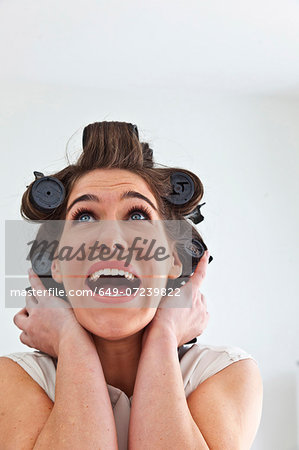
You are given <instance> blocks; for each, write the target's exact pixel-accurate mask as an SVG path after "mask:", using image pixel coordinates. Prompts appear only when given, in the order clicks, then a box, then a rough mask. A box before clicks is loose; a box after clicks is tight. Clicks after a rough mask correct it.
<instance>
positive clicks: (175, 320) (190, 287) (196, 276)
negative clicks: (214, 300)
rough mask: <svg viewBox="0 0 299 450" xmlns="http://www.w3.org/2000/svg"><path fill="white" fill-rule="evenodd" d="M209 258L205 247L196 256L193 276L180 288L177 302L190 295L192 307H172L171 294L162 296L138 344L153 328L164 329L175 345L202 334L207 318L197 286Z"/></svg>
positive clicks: (204, 301)
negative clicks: (170, 335)
mask: <svg viewBox="0 0 299 450" xmlns="http://www.w3.org/2000/svg"><path fill="white" fill-rule="evenodd" d="M208 261H209V252H208V250H207V251H206V252H205V253H204V255H203V256H202V258H201V259H200V261H199V263H198V265H197V267H196V269H195V271H194V273H193V275H192V276H191V277H190V279H189V280H188V282H187V283H185V284H184V285H183V286H182V287H180V304H184V302H186V304H189V303H188V302H189V301H190V297H191V298H192V306H191V307H186V308H182V307H179V308H175V307H172V306H171V305H172V304H173V302H174V300H173V299H174V297H173V296H166V297H164V298H163V299H162V300H161V302H160V303H159V307H158V308H157V311H156V314H155V316H154V318H153V319H152V321H151V322H150V323H149V324H148V325H147V326H146V328H145V330H144V332H143V336H142V347H143V345H144V343H145V341H146V339H147V336H148V335H149V334H150V333H153V330H155V331H156V330H159V331H163V332H164V331H166V332H169V333H171V334H172V335H174V337H175V339H176V341H177V347H179V346H181V345H183V344H185V343H186V342H188V341H190V340H191V339H193V338H194V337H195V336H199V335H200V334H202V333H203V331H204V330H205V328H206V327H207V324H208V321H209V317H210V315H209V313H208V311H207V302H206V299H205V296H204V295H203V294H202V293H201V292H200V290H199V289H200V287H201V285H202V282H203V280H204V278H205V276H206V271H207V265H208Z"/></svg>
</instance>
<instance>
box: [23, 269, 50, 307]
mask: <svg viewBox="0 0 299 450" xmlns="http://www.w3.org/2000/svg"><path fill="white" fill-rule="evenodd" d="M28 274H29V281H30V284H31V286H32V287H33V289H35V292H34V293H35V297H36V299H37V300H38V301H42V300H43V299H45V298H47V299H48V298H49V297H50V295H49V293H48V291H47V289H46V288H45V286H44V285H43V283H42V282H41V280H40V278H39V276H38V275H37V274H36V273H35V272H33V270H32V269H29V271H28Z"/></svg>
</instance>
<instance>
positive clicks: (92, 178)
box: [68, 169, 157, 206]
mask: <svg viewBox="0 0 299 450" xmlns="http://www.w3.org/2000/svg"><path fill="white" fill-rule="evenodd" d="M125 190H135V191H138V192H140V194H144V195H146V196H147V197H148V198H149V199H150V200H152V202H153V203H154V205H155V206H157V201H156V199H155V197H154V195H153V193H152V192H151V190H150V188H149V186H148V184H147V183H146V181H145V180H144V179H143V178H142V177H141V176H139V175H137V174H135V173H133V172H130V171H128V170H124V169H95V170H92V171H91V172H88V173H86V174H85V175H83V176H82V177H80V178H79V179H78V180H77V181H76V183H75V184H74V186H73V189H72V191H71V193H70V196H69V200H68V204H69V203H70V202H72V201H73V200H74V199H75V198H76V197H78V196H80V195H83V194H86V193H90V194H97V195H101V197H102V198H103V200H105V199H107V200H111V201H112V200H117V199H118V197H119V196H120V195H121V193H122V192H123V191H125Z"/></svg>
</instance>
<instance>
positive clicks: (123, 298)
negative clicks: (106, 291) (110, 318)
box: [86, 284, 138, 303]
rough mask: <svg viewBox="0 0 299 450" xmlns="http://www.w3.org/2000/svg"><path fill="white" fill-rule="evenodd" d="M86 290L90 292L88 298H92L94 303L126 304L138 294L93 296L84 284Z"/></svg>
mask: <svg viewBox="0 0 299 450" xmlns="http://www.w3.org/2000/svg"><path fill="white" fill-rule="evenodd" d="M86 286H87V288H88V290H89V291H90V292H92V295H90V297H92V298H93V299H94V300H95V301H96V302H99V303H127V302H130V301H131V300H133V299H134V298H135V297H137V295H138V294H134V295H120V296H117V295H99V294H95V293H94V292H93V291H92V290H91V289H90V288H89V286H88V284H86ZM137 292H138V291H137Z"/></svg>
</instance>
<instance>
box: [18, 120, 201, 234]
mask: <svg viewBox="0 0 299 450" xmlns="http://www.w3.org/2000/svg"><path fill="white" fill-rule="evenodd" d="M159 166H160V167H159ZM97 168H107V169H108V168H118V169H126V170H128V171H131V172H133V173H135V174H137V175H139V176H141V177H142V178H143V179H144V180H145V181H146V182H147V184H148V186H149V188H150V190H151V191H152V193H153V195H154V197H155V198H156V200H157V204H158V210H159V212H160V215H161V218H162V219H163V220H172V219H175V220H179V219H184V217H183V216H185V215H187V214H189V213H191V212H192V211H193V210H194V208H195V207H196V206H197V204H198V203H199V202H200V200H201V198H202V197H203V193H204V189H203V185H202V182H201V181H200V179H199V178H198V177H197V176H196V175H195V174H194V173H193V172H190V171H189V170H186V169H181V168H178V167H167V166H163V165H162V164H157V163H155V162H154V160H153V152H152V150H151V149H150V147H149V144H148V143H146V142H140V141H139V138H138V131H137V130H136V127H135V126H134V125H132V124H130V123H126V122H95V123H92V124H89V125H87V126H86V127H85V128H84V131H83V152H82V153H81V155H80V156H79V158H78V160H77V162H76V163H75V164H70V165H68V166H67V167H65V168H64V169H62V170H61V171H59V172H57V173H55V174H52V175H51V176H53V177H56V178H57V179H58V180H60V181H61V182H62V183H63V185H64V187H65V190H66V196H65V199H64V201H63V203H62V205H61V206H59V207H58V208H56V209H55V210H54V211H51V212H49V213H47V212H43V211H40V210H39V209H37V208H36V207H35V206H34V205H33V204H32V202H31V201H30V197H29V194H30V190H31V187H32V184H33V182H32V183H31V184H30V185H29V186H28V187H27V190H26V191H25V193H24V194H23V197H22V204H21V215H22V217H23V218H25V219H29V220H50V219H51V220H64V219H65V214H66V205H67V202H68V198H69V195H70V193H71V191H72V188H73V186H74V184H75V183H76V181H77V180H78V179H79V178H80V177H81V176H82V175H84V174H86V173H87V172H89V171H92V170H94V169H97ZM177 171H180V172H184V173H186V174H188V175H189V176H190V177H191V178H192V180H193V182H194V195H193V197H192V198H191V200H190V201H189V202H188V203H186V204H184V205H173V204H171V203H170V202H168V201H167V200H166V199H165V197H167V196H168V195H169V194H170V193H171V192H172V190H173V188H172V185H171V180H170V176H171V174H172V173H174V172H177ZM185 220H186V219H185ZM192 235H193V236H194V237H196V238H197V239H199V240H200V241H201V242H203V241H202V238H201V236H200V235H199V233H198V232H197V230H196V228H195V227H193V229H192Z"/></svg>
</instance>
